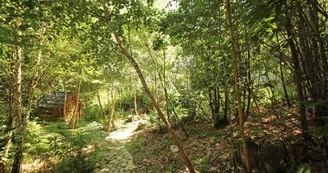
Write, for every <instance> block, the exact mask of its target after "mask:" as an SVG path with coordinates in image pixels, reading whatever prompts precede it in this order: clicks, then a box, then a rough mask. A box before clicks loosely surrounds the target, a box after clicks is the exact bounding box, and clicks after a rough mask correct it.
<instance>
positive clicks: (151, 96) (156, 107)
mask: <svg viewBox="0 0 328 173" xmlns="http://www.w3.org/2000/svg"><path fill="white" fill-rule="evenodd" d="M106 9H107V8H105V12H106ZM106 13H107V16H109V12H108V9H107V12H106ZM113 34H114V37H115V39H116V41H117V44H118V46H119V47H120V49H121V51H122V53H123V54H124V55H125V56H126V58H127V59H128V60H129V61H130V62H131V64H132V65H133V67H134V68H135V70H136V72H137V74H138V76H139V79H140V81H141V83H142V86H143V87H144V89H145V92H146V94H147V95H148V97H149V99H150V100H151V102H152V104H153V106H154V107H155V109H156V111H157V112H158V114H159V116H160V117H161V119H162V121H163V122H164V124H165V125H166V127H167V129H168V131H169V133H170V134H171V137H172V139H173V141H174V143H175V144H176V145H177V147H178V149H179V152H180V154H181V157H182V158H183V160H184V162H185V164H186V166H187V168H188V169H189V171H190V172H191V173H195V171H194V168H193V166H192V164H191V161H190V160H189V157H188V156H187V154H186V152H185V151H184V148H183V146H182V145H181V143H180V141H179V138H178V136H177V135H176V134H175V132H174V131H173V129H172V127H171V125H170V123H169V122H168V121H167V120H166V118H165V115H164V113H163V112H162V110H161V109H160V108H159V106H158V103H157V102H156V100H155V98H154V96H153V95H152V93H151V92H150V90H149V88H148V85H147V83H146V81H145V79H144V77H143V75H142V72H141V70H140V68H139V65H138V63H137V62H136V61H135V59H134V58H133V57H132V56H131V55H130V54H129V53H128V52H127V51H126V49H125V48H124V47H123V43H122V42H121V40H120V38H119V36H118V33H117V32H114V33H113Z"/></svg>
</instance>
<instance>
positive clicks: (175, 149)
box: [170, 145, 179, 153]
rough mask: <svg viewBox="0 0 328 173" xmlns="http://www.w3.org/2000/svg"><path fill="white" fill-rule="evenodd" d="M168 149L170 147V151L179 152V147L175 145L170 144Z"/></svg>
mask: <svg viewBox="0 0 328 173" xmlns="http://www.w3.org/2000/svg"><path fill="white" fill-rule="evenodd" d="M170 149H171V151H172V152H173V153H177V152H179V148H178V147H177V146H176V145H171V146H170Z"/></svg>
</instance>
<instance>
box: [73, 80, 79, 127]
mask: <svg viewBox="0 0 328 173" xmlns="http://www.w3.org/2000/svg"><path fill="white" fill-rule="evenodd" d="M80 91H81V78H80V79H79V83H78V85H77V97H76V102H75V107H74V112H73V118H72V121H71V124H72V128H73V129H74V128H75V127H76V126H77V123H78V121H79V119H80V118H81V105H80Z"/></svg>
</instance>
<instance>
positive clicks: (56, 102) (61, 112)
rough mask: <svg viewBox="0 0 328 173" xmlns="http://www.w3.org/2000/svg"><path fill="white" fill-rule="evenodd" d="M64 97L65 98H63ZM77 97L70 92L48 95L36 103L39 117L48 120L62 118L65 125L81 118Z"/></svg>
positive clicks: (79, 102)
mask: <svg viewBox="0 0 328 173" xmlns="http://www.w3.org/2000/svg"><path fill="white" fill-rule="evenodd" d="M65 95H66V96H65ZM77 99H78V96H77V95H76V94H74V93H72V92H67V93H66V94H65V93H64V92H59V93H49V94H46V95H45V96H44V97H43V98H42V100H41V101H40V102H39V103H38V110H39V113H40V115H41V116H43V117H49V118H60V117H63V118H64V120H65V122H66V123H67V124H71V123H72V122H71V121H74V122H73V126H74V124H75V123H76V120H77V119H79V118H80V117H81V109H82V102H81V100H78V101H77Z"/></svg>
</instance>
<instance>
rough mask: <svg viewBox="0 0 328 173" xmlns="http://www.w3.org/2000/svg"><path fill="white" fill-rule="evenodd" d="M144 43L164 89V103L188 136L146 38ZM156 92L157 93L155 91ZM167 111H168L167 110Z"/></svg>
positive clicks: (156, 99)
mask: <svg viewBox="0 0 328 173" xmlns="http://www.w3.org/2000/svg"><path fill="white" fill-rule="evenodd" d="M145 44H146V47H147V50H148V53H149V56H150V58H151V60H152V61H153V64H154V66H155V69H156V72H157V74H158V78H159V80H160V84H161V86H162V88H163V90H164V94H165V98H166V103H168V105H169V106H170V108H171V109H172V111H173V114H174V116H175V118H176V119H177V121H178V123H179V125H180V127H181V129H182V131H183V132H184V134H185V135H186V136H187V137H189V135H188V133H187V132H186V130H185V128H184V126H183V124H182V123H181V121H180V119H179V116H178V114H177V112H176V111H175V108H174V106H173V104H172V103H171V101H170V99H169V96H168V95H169V94H168V92H167V89H166V85H165V83H164V79H163V78H162V75H161V73H160V72H159V70H158V67H157V62H156V60H155V58H154V56H153V54H152V52H151V50H150V47H149V45H148V43H147V41H146V40H145ZM155 79H156V73H155ZM155 83H156V80H155ZM156 91H157V87H156ZM156 94H157V92H156ZM156 97H157V96H156ZM156 97H155V101H156V102H157V103H158V98H156ZM167 112H168V110H167ZM159 126H160V123H159ZM160 129H161V126H160Z"/></svg>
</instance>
